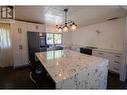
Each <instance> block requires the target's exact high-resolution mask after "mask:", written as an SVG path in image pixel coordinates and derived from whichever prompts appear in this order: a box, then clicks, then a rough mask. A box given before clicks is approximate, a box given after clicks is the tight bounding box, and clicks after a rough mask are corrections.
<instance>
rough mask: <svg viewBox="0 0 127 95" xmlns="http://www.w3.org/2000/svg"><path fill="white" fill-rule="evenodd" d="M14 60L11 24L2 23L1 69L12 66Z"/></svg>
mask: <svg viewBox="0 0 127 95" xmlns="http://www.w3.org/2000/svg"><path fill="white" fill-rule="evenodd" d="M12 60H13V58H12V44H11V29H10V24H7V23H5V24H4V23H0V67H8V66H11V65H12Z"/></svg>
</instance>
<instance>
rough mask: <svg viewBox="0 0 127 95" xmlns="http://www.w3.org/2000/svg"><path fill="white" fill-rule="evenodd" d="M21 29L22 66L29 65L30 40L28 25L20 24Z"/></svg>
mask: <svg viewBox="0 0 127 95" xmlns="http://www.w3.org/2000/svg"><path fill="white" fill-rule="evenodd" d="M20 29H21V45H22V54H21V56H22V64H24V65H25V64H28V63H29V59H28V42H27V41H28V40H27V23H25V22H20Z"/></svg>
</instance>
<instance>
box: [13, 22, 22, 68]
mask: <svg viewBox="0 0 127 95" xmlns="http://www.w3.org/2000/svg"><path fill="white" fill-rule="evenodd" d="M18 26H19V25H18V23H17V22H16V23H15V24H12V28H13V29H12V32H13V34H12V36H13V37H12V38H13V39H12V43H13V45H12V46H13V59H14V67H16V66H19V65H21V64H22V62H21V60H22V59H21V50H20V49H19V48H20V47H19V46H20V43H21V39H20V38H21V34H20V33H19V27H18Z"/></svg>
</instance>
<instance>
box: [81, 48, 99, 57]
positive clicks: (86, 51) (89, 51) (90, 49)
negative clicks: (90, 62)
mask: <svg viewBox="0 0 127 95" xmlns="http://www.w3.org/2000/svg"><path fill="white" fill-rule="evenodd" d="M93 49H97V47H91V46H86V47H81V48H80V53H84V54H88V55H92V50H93Z"/></svg>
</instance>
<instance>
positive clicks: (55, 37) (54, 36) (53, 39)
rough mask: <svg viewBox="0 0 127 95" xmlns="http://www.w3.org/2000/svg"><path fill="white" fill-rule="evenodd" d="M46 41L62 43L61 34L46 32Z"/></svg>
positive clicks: (48, 42)
mask: <svg viewBox="0 0 127 95" xmlns="http://www.w3.org/2000/svg"><path fill="white" fill-rule="evenodd" d="M46 42H47V44H49V45H50V44H62V34H60V33H59V34H58V33H57V34H55V33H54V34H52V33H48V34H46Z"/></svg>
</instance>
